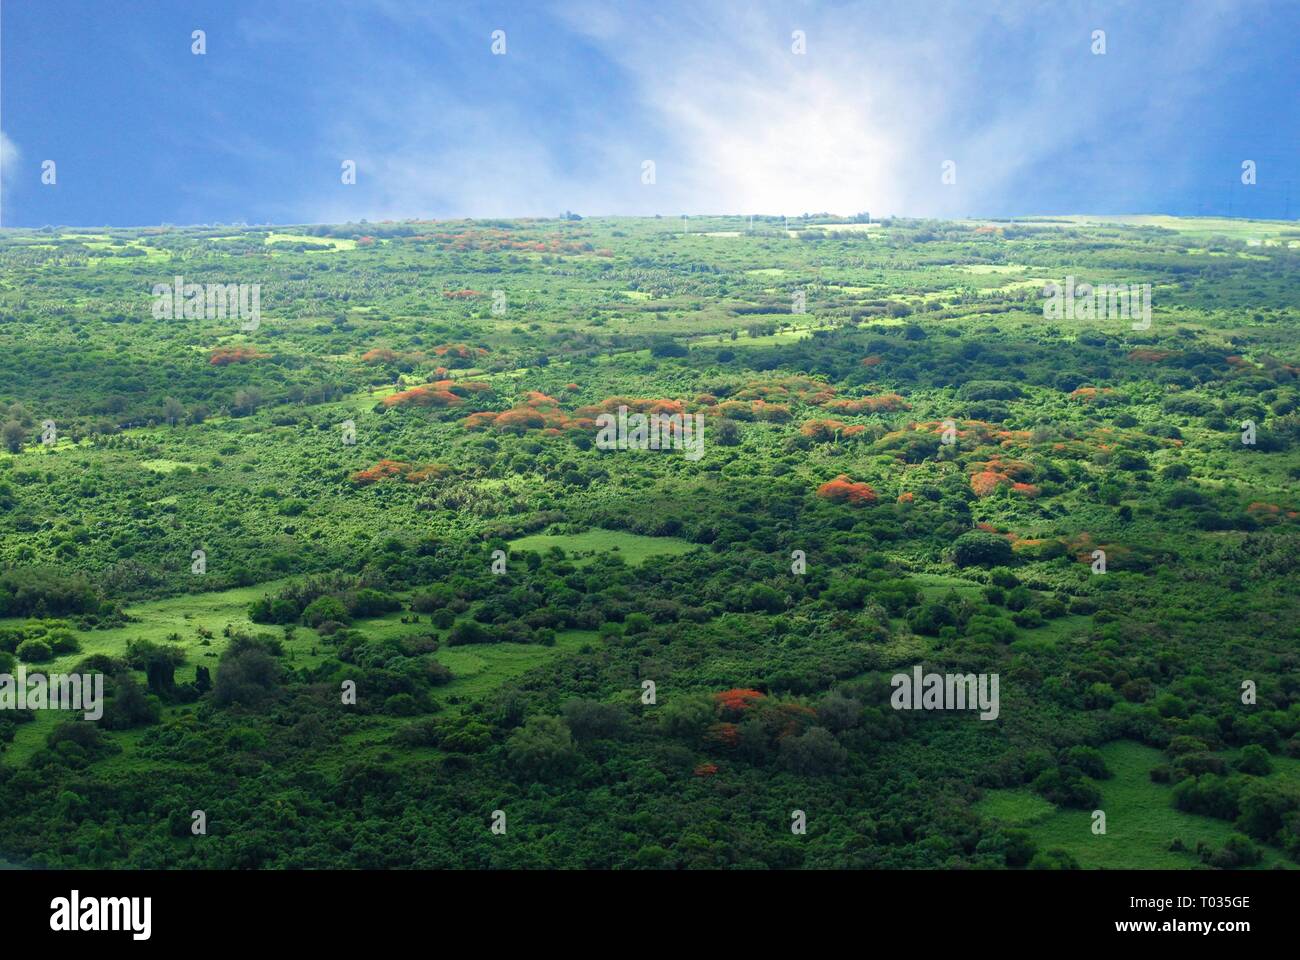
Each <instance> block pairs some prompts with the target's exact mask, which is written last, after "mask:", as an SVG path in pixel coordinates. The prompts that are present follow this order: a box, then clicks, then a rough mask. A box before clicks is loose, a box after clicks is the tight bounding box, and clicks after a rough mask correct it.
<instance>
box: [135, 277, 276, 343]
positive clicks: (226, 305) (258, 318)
mask: <svg viewBox="0 0 1300 960" xmlns="http://www.w3.org/2000/svg"><path fill="white" fill-rule="evenodd" d="M227 317H229V318H230V319H232V320H241V321H243V322H242V323H241V324H240V326H239V329H240V330H243V331H244V332H246V333H248V332H252V331H253V330H256V329H257V328H258V327H259V326H261V325H262V285H261V284H260V283H206V284H205V283H186V282H185V278H184V277H176V278H175V281H174V282H172V283H155V284H154V285H153V318H154V319H155V320H225V319H226V318H227Z"/></svg>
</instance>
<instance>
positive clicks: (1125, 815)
mask: <svg viewBox="0 0 1300 960" xmlns="http://www.w3.org/2000/svg"><path fill="white" fill-rule="evenodd" d="M1101 753H1102V756H1104V757H1105V759H1106V766H1107V767H1108V768H1109V769H1110V771H1111V773H1112V774H1113V775H1114V776H1113V777H1112V778H1111V779H1109V780H1093V781H1092V782H1093V783H1095V784H1096V785H1097V786H1098V787H1099V788H1100V789H1101V797H1102V799H1101V804H1100V805H1099V807H1098V809H1100V810H1101V811H1103V812H1104V813H1105V814H1106V833H1105V834H1104V835H1098V834H1094V833H1093V832H1092V823H1093V820H1092V811H1090V810H1064V809H1057V808H1056V807H1055V806H1053V805H1052V804H1051V803H1048V802H1047V801H1046V800H1044V799H1043V798H1042V797H1040V796H1038V795H1037V794H1035V793H1033V792H1031V791H1030V790H1028V789H1023V788H1017V789H1007V790H990V791H988V792H987V793H986V795H985V797H984V799H983V800H981V801H980V802H979V803H978V804H977V805H976V810H977V811H978V812H979V813H980V814H981V815H982V816H985V817H988V818H990V819H993V820H997V821H1000V822H1002V823H1004V824H1007V825H1008V826H1015V827H1022V828H1024V829H1026V830H1028V831H1029V833H1030V835H1031V836H1032V837H1033V838H1034V840H1035V841H1036V842H1037V843H1038V846H1039V848H1040V849H1042V850H1049V849H1056V848H1060V849H1063V850H1067V851H1069V853H1070V854H1071V855H1072V856H1073V857H1074V858H1075V859H1076V860H1078V861H1079V864H1080V866H1082V867H1084V868H1103V867H1107V866H1113V865H1115V864H1116V863H1123V864H1124V865H1125V867H1128V868H1131V869H1138V870H1178V869H1184V870H1186V869H1204V868H1205V867H1204V865H1203V864H1202V863H1201V861H1200V858H1199V857H1197V856H1196V854H1195V853H1193V852H1191V851H1194V850H1195V849H1196V845H1197V843H1199V842H1201V841H1204V842H1205V843H1207V844H1209V845H1210V846H1211V847H1213V848H1215V849H1218V848H1219V847H1221V846H1223V844H1224V842H1226V841H1227V839H1228V838H1229V837H1230V836H1232V835H1233V834H1235V833H1237V832H1238V831H1236V830H1234V829H1233V827H1232V825H1231V824H1230V823H1227V822H1226V821H1223V820H1215V819H1212V818H1210V817H1202V816H1198V815H1195V814H1190V813H1183V812H1182V811H1180V810H1176V809H1174V806H1173V804H1172V802H1171V801H1172V794H1173V789H1172V787H1169V786H1167V785H1165V784H1160V783H1154V782H1152V780H1151V777H1150V773H1151V769H1152V768H1153V767H1155V766H1157V765H1159V764H1161V763H1164V762H1166V758H1165V756H1164V754H1162V753H1161V752H1160V751H1159V750H1156V749H1154V748H1152V747H1147V746H1144V745H1142V744H1139V743H1132V742H1130V741H1120V742H1118V743H1111V744H1107V745H1106V746H1105V747H1103V748H1102V749H1101ZM1275 759H1276V758H1275ZM1287 767H1288V769H1289V770H1290V773H1289V774H1287V775H1289V776H1293V775H1294V774H1295V769H1296V765H1295V762H1294V761H1292V763H1291V764H1288V765H1287ZM1282 775H1284V774H1282V773H1281V771H1278V772H1277V773H1275V774H1274V776H1282ZM1171 837H1177V838H1179V839H1181V840H1182V841H1183V845H1184V846H1185V847H1186V848H1187V850H1186V851H1174V850H1170V849H1169V844H1170V838H1171ZM1260 849H1261V850H1262V851H1263V853H1264V860H1263V862H1262V863H1261V866H1262V867H1272V866H1287V865H1288V861H1287V860H1286V858H1285V857H1282V856H1281V855H1279V853H1278V852H1277V851H1276V850H1273V849H1270V848H1267V847H1260Z"/></svg>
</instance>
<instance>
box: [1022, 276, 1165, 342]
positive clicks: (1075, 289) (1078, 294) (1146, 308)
mask: <svg viewBox="0 0 1300 960" xmlns="http://www.w3.org/2000/svg"><path fill="white" fill-rule="evenodd" d="M1043 317H1044V318H1045V319H1047V320H1119V319H1123V320H1135V321H1137V322H1136V323H1134V324H1133V329H1134V330H1146V329H1147V328H1148V327H1150V326H1151V284H1149V283H1140V284H1139V283H1129V284H1121V283H1101V284H1097V285H1096V286H1094V285H1093V284H1090V283H1080V284H1076V283H1075V281H1074V277H1066V278H1065V283H1064V284H1059V283H1057V282H1056V281H1055V280H1052V281H1049V282H1048V283H1047V285H1046V286H1045V287H1043Z"/></svg>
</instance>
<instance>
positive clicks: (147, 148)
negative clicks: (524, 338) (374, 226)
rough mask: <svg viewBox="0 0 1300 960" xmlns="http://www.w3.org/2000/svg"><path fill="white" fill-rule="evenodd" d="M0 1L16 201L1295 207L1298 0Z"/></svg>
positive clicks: (903, 211) (798, 208)
mask: <svg viewBox="0 0 1300 960" xmlns="http://www.w3.org/2000/svg"><path fill="white" fill-rule="evenodd" d="M196 29H201V30H204V31H205V33H206V41H207V52H206V54H205V55H203V56H196V55H194V54H193V53H191V43H192V40H191V33H192V31H194V30H196ZM494 30H503V31H505V37H506V52H505V54H504V55H494V54H493V53H492V49H491V46H492V33H493V31H494ZM796 30H801V31H803V34H804V36H805V38H806V52H805V53H803V54H796V53H795V52H793V50H792V43H793V41H792V34H793V32H794V31H796ZM1094 30H1103V31H1105V43H1106V52H1105V54H1104V55H1097V54H1094V53H1093V51H1092V48H1093V45H1094V41H1093V39H1092V34H1093V31H1094ZM0 31H2V35H0V54H2V55H3V58H2V61H0V84H2V86H0V133H2V134H3V139H0V162H2V163H3V170H2V172H0V185H2V189H3V211H2V212H0V216H2V217H3V224H4V225H5V226H41V225H44V224H69V225H138V224H157V223H177V224H181V223H217V222H222V223H230V222H236V221H244V222H248V223H265V222H276V223H303V222H336V221H345V220H356V219H361V218H363V217H364V218H368V219H371V220H380V219H400V218H404V217H436V218H446V217H462V216H473V217H494V216H554V215H557V214H559V213H561V212H563V211H564V210H566V209H570V210H574V211H576V212H578V213H582V214H586V215H600V214H635V215H641V214H655V213H660V214H664V215H676V214H681V213H689V214H707V213H767V214H791V215H793V214H800V213H804V212H819V211H823V210H825V211H830V212H835V213H856V212H859V211H864V210H867V211H870V212H871V213H872V214H873V215H874V216H886V215H901V216H943V217H961V216H1017V215H1029V214H1051V213H1131V212H1137V213H1173V214H1192V215H1195V214H1214V215H1223V214H1226V213H1229V212H1231V213H1232V214H1234V215H1238V216H1241V215H1247V216H1261V217H1279V218H1280V217H1284V216H1286V217H1289V218H1295V217H1296V216H1297V215H1300V176H1298V175H1297V171H1298V170H1300V108H1298V107H1297V94H1298V93H1300V3H1297V2H1295V0H1289V2H1278V3H1271V2H1267V0H1250V2H1241V0H1231V2H1222V3H1220V2H1201V0H1186V2H1173V0H1169V2H1165V0H1151V2H1144V3H1140V4H1138V3H1133V4H1129V3H1083V2H1078V3H1076V2H1068V0H1065V2H1056V3H1022V2H1006V3H998V2H987V3H985V2H979V3H975V2H960V3H956V2H954V3H948V2H940V0H907V2H900V3H892V2H799V0H794V2H790V0H787V2H783V3H776V2H772V3H768V2H764V0H747V2H741V3H723V2H711V0H691V2H682V3H678V2H674V0H654V2H639V0H621V2H606V3H591V2H556V3H548V2H545V0H533V2H528V3H519V4H508V3H494V4H466V3H439V2H415V0H410V2H408V0H349V2H347V3H342V2H335V0H249V2H244V0H223V2H215V0H213V2H209V0H196V2H187V3H171V2H163V0H111V2H109V0H2V3H0ZM45 160H54V161H55V163H56V175H57V183H56V184H55V185H53V186H47V185H43V184H42V183H41V169H42V167H41V165H42V162H43V161H45ZM344 160H354V161H355V162H356V164H357V182H356V183H355V184H352V185H345V184H343V183H341V182H340V180H341V178H340V165H341V163H342V162H343V161H344ZM647 160H650V161H653V162H654V165H655V167H654V172H655V182H654V183H653V184H646V183H643V182H642V179H643V177H642V170H643V164H644V162H645V161H647ZM949 160H950V161H952V162H953V164H955V172H956V178H955V179H956V182H955V183H950V184H945V183H943V182H942V171H943V164H944V162H945V161H949ZM1244 160H1253V161H1255V164H1256V176H1257V183H1256V184H1254V185H1253V186H1247V185H1244V184H1242V183H1241V164H1242V162H1243V161H1244Z"/></svg>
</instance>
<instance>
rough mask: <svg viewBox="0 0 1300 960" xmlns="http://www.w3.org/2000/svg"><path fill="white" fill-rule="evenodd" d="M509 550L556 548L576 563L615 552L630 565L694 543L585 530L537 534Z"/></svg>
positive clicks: (672, 553)
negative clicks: (581, 531) (568, 532)
mask: <svg viewBox="0 0 1300 960" xmlns="http://www.w3.org/2000/svg"><path fill="white" fill-rule="evenodd" d="M510 547H511V549H512V550H531V551H533V552H535V553H545V552H546V551H548V550H550V549H551V548H552V547H559V548H560V549H561V550H563V551H564V552H565V555H566V556H568V557H569V558H570V559H572V560H573V561H574V563H576V564H577V565H578V566H582V565H584V564H588V563H591V561H592V560H594V559H595V558H596V557H597V556H599V555H600V554H602V553H616V554H618V555H619V556H620V557H622V558H623V559H624V560H626V561H627V562H628V563H630V564H632V565H633V566H635V565H637V564H641V563H644V562H645V561H646V560H648V559H650V558H651V557H671V556H676V555H678V554H682V553H688V552H690V551H691V550H694V549H695V544H693V543H687V542H686V541H685V540H677V539H675V538H673V537H646V536H642V535H640V534H636V533H625V532H623V531H621V530H588V531H587V532H586V533H570V534H538V535H536V536H531V537H521V538H519V539H518V540H512V541H511V542H510Z"/></svg>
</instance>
